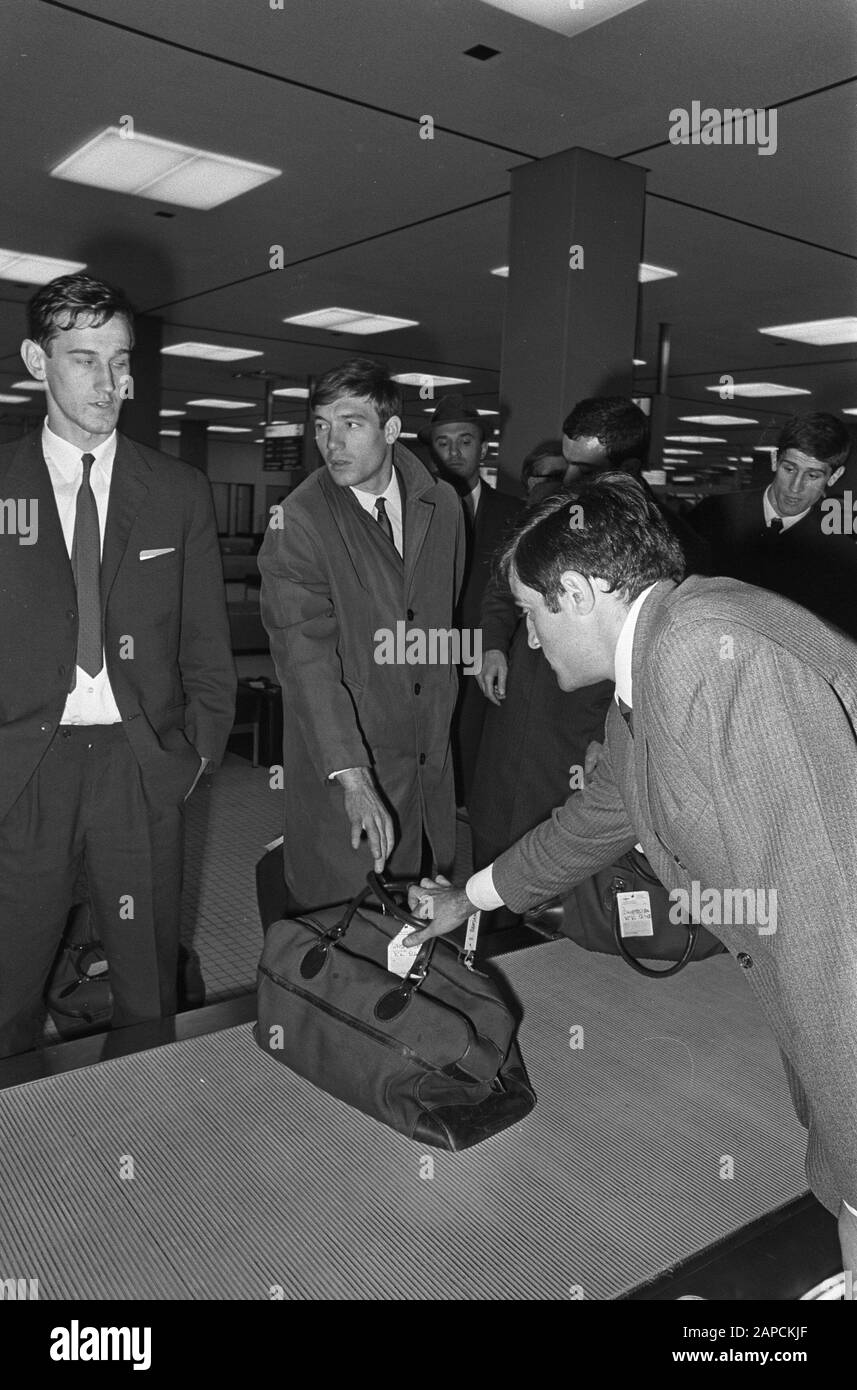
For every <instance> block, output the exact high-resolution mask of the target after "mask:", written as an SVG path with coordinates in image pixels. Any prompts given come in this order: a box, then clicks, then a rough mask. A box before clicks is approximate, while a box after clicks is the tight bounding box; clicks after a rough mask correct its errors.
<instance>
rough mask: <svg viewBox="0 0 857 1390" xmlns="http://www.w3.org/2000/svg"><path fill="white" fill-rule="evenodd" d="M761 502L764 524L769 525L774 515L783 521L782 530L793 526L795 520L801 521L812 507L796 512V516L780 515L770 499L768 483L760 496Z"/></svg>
mask: <svg viewBox="0 0 857 1390" xmlns="http://www.w3.org/2000/svg"><path fill="white" fill-rule="evenodd" d="M762 504H763V506H764V508H765V525H766V526H770V524H771V522H772V521H773V519H774V517H776V518H777V520H778V521H781V522H782V523H783V530H784V531H787V530H788V529H789V527H790V526H794V525H795V523H796V522H798V521H803V519H804V517H805V516H807V515H808V514H809V513H810V512H811V511H812V507H807V508H806V511H803V512H798V514H797V516H780V514H779V512H778V511H777V509H776V507H775V506H774V504H773V502H772V501H771V489H770V485H769V486H768V487H766V488H765V495H764V497H763V498H762Z"/></svg>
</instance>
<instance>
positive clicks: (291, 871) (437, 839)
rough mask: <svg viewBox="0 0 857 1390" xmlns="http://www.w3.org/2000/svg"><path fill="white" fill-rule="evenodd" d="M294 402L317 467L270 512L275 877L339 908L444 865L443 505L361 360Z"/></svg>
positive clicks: (455, 551) (450, 826)
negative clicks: (278, 708) (390, 881)
mask: <svg viewBox="0 0 857 1390" xmlns="http://www.w3.org/2000/svg"><path fill="white" fill-rule="evenodd" d="M310 407H311V410H312V414H313V419H314V425H315V437H316V442H317V444H318V448H319V451H320V453H321V456H322V459H323V461H324V464H325V467H324V468H321V469H319V470H318V471H316V472H315V473H313V474H312V475H311V476H310V477H309V478H307V479H306V480H305V482H303V483H301V485H300V486H299V487H297V488H296V489H295V491H294V492H292V493H290V494H289V496H288V497H286V498H285V499H284V501H283V502H282V503H280V504H279V506H278V507H277V508H275V509H274V511H273V514H272V517H271V522H270V524H269V528H268V531H267V534H266V536H265V540H264V543H263V545H262V549H261V552H260V555H259V568H260V570H261V572H262V599H261V604H262V619H263V622H264V624H265V627H266V629H267V631H268V634H269V637H270V641H271V653H272V655H273V658H274V662H275V664H276V668H277V675H278V677H279V680H280V684H281V685H282V688H283V713H284V735H283V745H284V746H283V775H284V794H285V832H284V842H283V860H284V871H285V879H286V884H287V885H288V887H289V889H290V891H291V895H292V897H293V898H294V900H295V901H296V902H297V903H299V904H300V905H301V906H302V907H305V908H309V907H318V906H321V905H323V904H327V903H334V902H342V901H344V900H346V899H347V898H349V897H351V896H352V895H353V894H354V893H356V892H357V891H358V890H359V889H360V888H361V887H362V886H363V885H364V884H365V879H366V873H367V871H368V870H369V869H371V868H373V867H374V868H375V869H376V870H377V871H380V870H381V869H382V868H383V869H384V870H385V872H386V874H387V875H389V876H390V877H407V876H410V875H412V874H414V873H416V872H418V871H419V868H420V865H421V864H422V865H424V864H425V863H427V862H429V860H430V861H431V862H432V863H433V864H434V865H435V866H436V867H437V868H440V867H441V866H442V865H447V866H449V865H450V864H451V863H452V859H453V855H454V849H455V799H454V791H453V777H452V759H451V754H450V742H449V738H450V721H451V718H452V711H453V708H454V706H455V697H456V690H457V676H456V669H455V667H456V660H455V659H456V656H457V652H456V650H455V645H456V644H455V634H454V633H453V632H452V629H451V624H452V613H453V606H454V603H455V600H456V597H457V595H458V590H459V587H460V584H461V579H462V575H463V569H464V556H465V536H464V523H463V520H462V515H461V506H460V503H459V500H458V498H457V496H456V494H455V492H454V491H453V489H452V488H451V487H449V485H448V484H446V483H444V482H440V481H438V480H436V479H434V478H432V477H431V475H430V474H429V473H428V471H427V470H426V469H425V468H424V467H423V465H422V464H421V463H419V462H418V461H417V459H415V458H414V456H413V455H412V454H410V453H409V452H408V450H407V449H405V448H403V447H402V445H400V444H398V443H397V439H398V436H399V433H400V431H401V396H400V393H399V390H398V388H397V386H396V385H395V383H394V382H392V381H391V380H390V379H389V377H388V376H387V374H386V372H385V371H384V369H383V368H382V367H380V366H379V365H378V364H377V363H375V362H372V361H371V360H369V359H362V358H357V359H353V360H350V361H348V362H345V363H343V364H342V366H341V367H338V368H335V369H334V370H333V371H331V372H328V373H327V374H326V375H325V376H324V377H322V378H321V379H320V381H319V382H318V385H317V386H316V388H315V391H314V392H313V395H312V398H311V401H310Z"/></svg>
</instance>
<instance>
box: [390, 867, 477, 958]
mask: <svg viewBox="0 0 857 1390" xmlns="http://www.w3.org/2000/svg"><path fill="white" fill-rule="evenodd" d="M426 890H430V891H426ZM408 907H409V908H410V910H411V912H412V913H413V914H414V916H415V917H424V918H426V920H427V921H428V923H429V925H428V926H426V927H423V928H422V930H421V931H418V932H413V933H412V934H411V935H410V936H407V937H405V941H404V945H405V946H421V945H422V943H423V942H424V941H430V940H431V938H432V937H433V936H446V933H447V932H451V931H455V928H456V927H460V926H461V924H462V922H466V921H467V919H468V917H469V916H470V914H471V913H472V912H475V911H476V908H475V907H474V906H473V903H472V902H471V901H470V899H469V898H468V896H467V894H466V893H465V891H464V889H463V888H455V887H454V886H453V885H452V884H451V883H450V882H449V879H446V878H444V877H443V875H442V874H438V876H437V878H421V879H420V881H419V885H417V884H416V883H412V884H411V886H410V888H409V889H408Z"/></svg>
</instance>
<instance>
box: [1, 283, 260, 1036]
mask: <svg viewBox="0 0 857 1390" xmlns="http://www.w3.org/2000/svg"><path fill="white" fill-rule="evenodd" d="M132 343H133V337H132V312H131V309H130V307H129V305H128V303H127V301H126V300H125V299H124V297H123V296H122V295H121V294H120V293H119V292H118V291H116V290H113V289H111V288H110V287H109V286H107V285H103V284H101V283H100V282H99V281H97V280H93V279H92V278H90V277H89V276H85V275H72V276H62V277H60V278H59V279H57V280H54V281H52V282H51V283H50V284H48V285H46V286H45V287H44V288H43V289H41V290H39V291H38V293H37V294H36V295H35V296H34V297H33V299H32V300H31V302H30V305H29V337H28V338H27V339H26V341H25V342H24V344H23V347H22V356H23V358H24V362H25V363H26V366H27V368H28V370H29V372H30V374H31V376H33V377H34V378H35V379H36V380H37V381H43V382H44V384H45V396H46V402H47V418H46V420H45V424H44V426H43V428H42V429H41V430H38V431H37V432H35V433H34V434H31V435H29V436H27V437H26V438H25V439H23V440H21V441H20V442H19V443H16V444H9V445H4V446H3V447H2V449H0V496H2V497H3V499H4V500H5V501H6V502H7V503H8V501H9V500H10V499H16V500H17V507H18V516H20V515H21V514H22V508H23V512H24V513H26V512H29V515H30V517H31V519H32V522H33V526H32V529H31V532H30V534H29V535H24V534H20V533H19V534H15V532H14V531H11V532H10V528H9V527H8V526H6V527H4V529H3V534H2V535H0V765H2V768H3V776H2V781H0V1056H5V1055H8V1054H11V1053H14V1052H20V1051H24V1050H26V1049H28V1048H30V1047H32V1046H34V1045H35V1043H36V1040H37V1033H38V1028H39V1025H40V1022H41V1000H42V994H43V990H44V987H45V983H46V980H47V977H48V973H49V970H50V967H51V964H52V961H53V958H54V955H55V954H56V950H57V946H58V944H59V941H60V938H61V936H62V933H63V929H64V926H65V923H66V919H67V917H68V914H69V910H70V908H71V906H72V904H73V901H74V892H75V886H76V884H77V883H78V881H79V877H80V875H81V874H84V875H85V878H86V882H87V885H88V893H89V905H90V909H91V912H92V917H93V922H94V928H95V932H96V934H97V935H98V936H99V937H100V939H101V940H102V941H103V943H104V947H105V951H106V954H107V959H108V963H109V967H110V980H111V987H112V992H113V999H114V1015H113V1020H114V1026H119V1025H122V1024H129V1023H136V1022H139V1021H142V1020H145V1019H151V1018H159V1017H162V1016H166V1015H169V1014H171V1013H174V1012H175V996H176V960H177V951H178V940H179V905H180V896H181V876H182V875H181V870H182V833H181V832H182V802H183V800H184V799H185V798H186V797H187V796H188V795H189V794H190V791H191V790H192V789H193V787H194V786H195V785H196V781H197V780H198V778H199V776H200V773H201V772H202V770H203V768H204V767H205V765H206V764H207V763H209V762H213V763H216V762H218V761H219V760H220V758H221V756H222V754H223V749H224V747H225V744H226V739H227V737H228V734H229V730H230V728H231V725H232V714H233V702H234V690H235V675H234V669H233V664H232V656H231V653H230V650H229V633H228V626H227V621H226V609H225V601H224V591H223V581H222V574H221V567H220V555H219V551H218V544H217V532H216V527H215V523H214V514H213V508H212V504H211V494H210V490H209V487H208V483H207V481H206V479H205V478H204V477H203V475H202V474H201V473H198V472H197V471H196V470H195V469H193V468H190V467H188V466H187V465H186V464H184V463H180V462H178V461H177V460H175V459H171V458H167V457H166V456H165V455H163V454H159V453H156V452H155V451H154V450H152V449H148V448H145V447H144V446H143V445H140V444H134V443H133V442H132V441H131V440H129V439H125V438H124V437H123V436H122V435H119V434H117V432H116V423H117V420H118V417H119V411H120V408H121V404H122V400H123V398H124V396H125V395H127V394H128V384H129V383H130V381H131V377H130V354H131V348H132Z"/></svg>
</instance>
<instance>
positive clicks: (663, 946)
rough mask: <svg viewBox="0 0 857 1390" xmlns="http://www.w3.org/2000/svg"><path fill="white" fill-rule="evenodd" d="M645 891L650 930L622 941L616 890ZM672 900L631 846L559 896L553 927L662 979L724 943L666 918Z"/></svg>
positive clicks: (585, 945) (717, 951)
mask: <svg viewBox="0 0 857 1390" xmlns="http://www.w3.org/2000/svg"><path fill="white" fill-rule="evenodd" d="M639 892H645V893H648V896H649V906H650V911H651V917H652V928H653V934H652V935H651V936H632V937H625V938H624V939H623V937H622V933H621V929H620V925H619V906H618V894H620V893H639ZM671 906H672V904H671V902H670V897H669V893H668V892H667V890H666V888H665V887H664V885H663V884H662V883H661V881H660V879H658V878H656V877H655V875H654V873H653V871H652V866H651V864H650V863H649V861H648V859H647V858H646V856H645V855H644V854H641V853H640V852H639V850H629V852H628V853H627V854H624V855H623V856H622V858H621V859H619V860H617V862H616V863H615V864H611V865H610V867H609V869H602V870H601V872H600V873H597V874H593V876H592V878H588V879H586V880H585V881H584V882H583V883H579V884H578V885H577V887H576V888H574V889H572V891H571V893H569V895H568V897H567V898H565V899H564V900H563V904H562V915H561V920H557V922H556V930H557V931H560V932H562V933H563V935H564V936H568V937H570V938H571V940H572V941H576V942H577V944H578V946H583V948H584V949H585V950H587V951H601V952H603V953H604V954H605V955H613V956H616V955H620V956H622V957H623V958H624V960H625V961H626V962H627V964H628V965H630V966H631V968H632V969H633V970H636V971H637V973H638V974H640V975H649V976H660V977H662V978H664V979H666V978H667V977H668V976H670V975H677V974H678V972H679V971H680V970H683V969H684V967H685V966H686V965H688V964H689V963H690V962H691V961H697V960H705V959H706V958H707V957H708V956H716V955H719V954H720V953H721V952H723V951H725V949H726V947H725V946H724V945H723V943H722V942H721V941H718V939H717V937H716V936H712V934H711V932H708V931H706V930H705V928H704V927H701V926H700V925H699V923H697V922H688V923H683V922H673V921H671V920H670V909H671ZM641 956H642V957H643V959H644V960H645V959H648V960H663V961H672V962H673V964H672V965H670V966H669V967H667V968H666V969H662V968H658V969H656V970H652V969H651V968H650V967H649V966H647V965H645V964H644V963H643V960H641V959H640V957H641Z"/></svg>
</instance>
